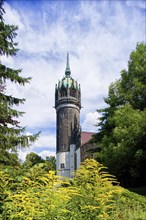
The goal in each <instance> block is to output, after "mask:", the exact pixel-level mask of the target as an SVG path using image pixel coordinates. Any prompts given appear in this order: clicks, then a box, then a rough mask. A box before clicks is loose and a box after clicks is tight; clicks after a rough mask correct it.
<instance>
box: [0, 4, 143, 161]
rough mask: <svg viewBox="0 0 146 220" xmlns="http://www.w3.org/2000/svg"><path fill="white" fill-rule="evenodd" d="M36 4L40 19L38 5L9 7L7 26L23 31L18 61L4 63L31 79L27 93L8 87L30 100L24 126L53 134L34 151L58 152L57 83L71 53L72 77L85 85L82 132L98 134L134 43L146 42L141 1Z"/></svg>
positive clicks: (6, 7)
mask: <svg viewBox="0 0 146 220" xmlns="http://www.w3.org/2000/svg"><path fill="white" fill-rule="evenodd" d="M30 2H31V1H30ZM133 2H134V3H133ZM37 4H40V8H39V11H37V13H36V11H35V7H36V5H33V7H32V5H31V4H30V5H29V1H28V2H27V6H29V8H26V6H25V5H23V4H21V1H19V0H15V4H13V1H12V2H10V3H9V4H8V3H6V4H5V11H6V15H5V20H6V22H8V23H10V24H15V25H17V24H18V25H19V31H18V36H17V40H18V42H19V48H20V52H19V53H18V56H16V57H13V58H9V59H7V58H6V57H3V58H2V62H4V63H5V64H6V65H8V66H11V67H13V68H16V69H18V68H22V69H23V71H22V75H23V76H26V77H28V76H32V77H33V79H32V81H31V83H30V85H27V86H25V87H23V88H20V87H19V86H16V85H13V86H11V84H9V87H8V92H9V93H10V94H11V95H12V94H13V95H16V96H17V97H22V98H23V97H24V98H26V102H25V104H24V105H22V106H20V108H19V109H21V110H22V111H25V112H26V114H25V115H24V117H23V118H22V119H20V121H21V124H22V126H27V127H28V128H27V129H28V131H29V130H30V129H31V131H32V130H33V129H34V130H38V131H39V130H42V129H44V128H45V129H48V130H49V129H50V128H51V129H54V131H52V136H50V133H49V134H45V135H44V136H41V137H40V140H38V142H36V143H35V144H34V145H33V148H32V149H33V150H35V149H38V148H41V146H42V147H43V146H44V145H47V146H48V147H49V146H51V145H52V146H53V147H54V146H55V120H56V116H55V114H56V113H55V109H54V108H53V106H54V92H55V83H57V82H58V79H61V78H62V77H63V75H64V70H65V64H66V52H67V51H69V52H70V66H71V71H72V76H73V78H75V79H76V80H78V82H79V83H80V84H81V92H82V105H83V107H84V108H83V109H82V110H81V119H82V122H83V123H82V126H83V129H84V130H85V129H88V130H96V127H94V126H93V124H95V123H96V119H97V117H98V115H97V112H95V111H96V109H99V108H101V107H103V105H104V101H103V97H106V96H107V92H108V86H109V85H110V83H111V82H112V81H115V80H116V79H117V78H119V77H120V71H121V70H122V69H123V68H126V67H127V62H128V59H129V54H130V52H131V51H132V50H133V49H135V46H136V43H137V42H139V41H144V39H145V16H144V14H143V12H141V9H142V8H143V1H140V3H139V1H131V2H130V1H126V3H125V4H123V3H122V2H121V1H114V2H113V1H92V2H91V1H79V2H75V3H74V4H73V2H69V3H68V4H69V5H68V4H67V2H66V1H54V2H52V3H51V4H50V3H48V1H43V0H42V1H40V2H39V1H38V3H37ZM71 4H73V5H71ZM20 5H21V7H20ZM136 5H137V6H138V7H136ZM71 6H72V7H71ZM26 9H27V10H26ZM62 12H64V13H62ZM47 137H48V139H47ZM42 151H43V149H42ZM22 154H23V155H24V153H22ZM22 157H23V156H22Z"/></svg>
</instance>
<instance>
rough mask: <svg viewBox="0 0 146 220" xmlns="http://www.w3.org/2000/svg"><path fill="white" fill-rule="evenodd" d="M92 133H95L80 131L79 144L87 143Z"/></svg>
mask: <svg viewBox="0 0 146 220" xmlns="http://www.w3.org/2000/svg"><path fill="white" fill-rule="evenodd" d="M93 134H95V133H94V132H86V131H82V133H81V145H83V144H85V143H87V142H88V141H89V140H90V139H91V138H92V135H93Z"/></svg>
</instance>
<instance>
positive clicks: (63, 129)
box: [55, 54, 81, 177]
mask: <svg viewBox="0 0 146 220" xmlns="http://www.w3.org/2000/svg"><path fill="white" fill-rule="evenodd" d="M55 109H56V116H57V122H56V136H57V138H56V139H57V140H56V142H57V143H56V169H57V171H58V174H59V175H61V176H67V177H72V176H73V171H74V170H76V168H77V167H78V166H79V164H80V144H81V143H80V136H81V131H80V109H81V91H80V84H78V83H77V81H75V80H74V79H73V78H72V76H71V70H70V66H69V54H67V63H66V69H65V76H64V77H63V79H62V80H60V81H59V82H58V84H56V89H55Z"/></svg>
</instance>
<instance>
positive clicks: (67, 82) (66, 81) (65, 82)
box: [58, 76, 78, 89]
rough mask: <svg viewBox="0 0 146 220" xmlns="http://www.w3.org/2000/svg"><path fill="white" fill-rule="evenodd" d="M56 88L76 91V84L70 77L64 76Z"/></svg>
mask: <svg viewBox="0 0 146 220" xmlns="http://www.w3.org/2000/svg"><path fill="white" fill-rule="evenodd" d="M58 87H59V89H60V88H62V87H63V88H74V89H78V83H77V81H75V80H74V79H73V78H72V77H66V76H65V77H64V78H63V79H62V80H61V81H59V84H58Z"/></svg>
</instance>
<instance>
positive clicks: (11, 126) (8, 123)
mask: <svg viewBox="0 0 146 220" xmlns="http://www.w3.org/2000/svg"><path fill="white" fill-rule="evenodd" d="M3 3H4V1H3V0H0V56H15V55H16V53H17V51H18V48H17V44H18V43H16V42H15V41H14V39H15V37H16V35H17V33H16V31H17V29H18V27H17V26H15V25H9V24H5V21H4V19H3V15H4V13H5V11H4V9H3ZM20 73H21V70H20V69H17V70H15V69H12V68H8V67H6V66H5V65H3V64H2V62H1V60H0V155H1V156H0V163H4V164H8V163H11V158H12V157H11V153H14V152H15V153H16V152H17V149H18V148H24V147H27V146H29V144H30V142H33V141H35V140H36V138H37V137H38V134H35V135H30V136H27V135H25V128H23V127H22V126H20V124H19V121H18V118H19V117H20V116H22V115H23V112H20V111H17V110H16V106H17V105H19V104H23V103H24V101H25V99H19V98H17V97H13V96H10V95H8V94H7V93H6V86H7V81H8V80H9V81H10V82H11V83H16V84H19V85H23V86H24V85H25V83H29V82H30V79H31V78H24V77H21V76H20Z"/></svg>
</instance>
